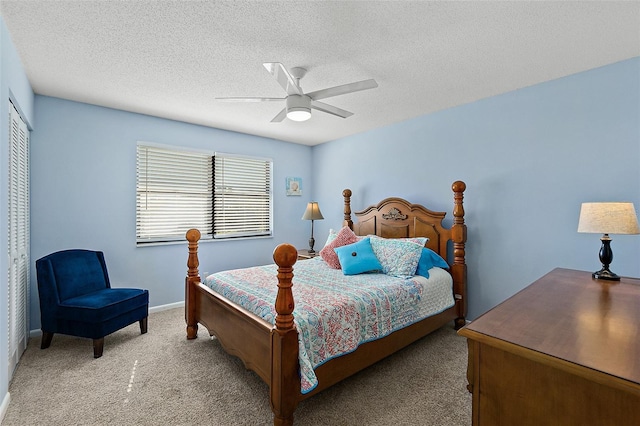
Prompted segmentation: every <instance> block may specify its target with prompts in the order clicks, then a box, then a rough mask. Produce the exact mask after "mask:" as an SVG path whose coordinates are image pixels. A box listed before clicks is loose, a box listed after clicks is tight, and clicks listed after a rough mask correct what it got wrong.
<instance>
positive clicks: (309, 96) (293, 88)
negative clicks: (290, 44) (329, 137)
mask: <svg viewBox="0 0 640 426" xmlns="http://www.w3.org/2000/svg"><path fill="white" fill-rule="evenodd" d="M262 65H264V67H265V68H266V69H267V71H269V72H270V73H271V75H273V76H274V77H275V79H276V81H277V82H278V84H280V86H282V88H283V89H284V90H285V91H286V92H287V96H286V97H285V98H251V97H249V98H237V97H236V98H216V99H217V100H219V101H224V102H271V101H286V106H285V107H284V108H283V109H282V111H280V112H279V113H278V115H276V116H275V117H273V120H271V122H272V123H277V122H280V121H282V120H284V119H285V117H286V118H288V119H290V120H293V121H305V120H308V119H309V118H311V109H312V108H313V109H317V110H318V111H322V112H326V113H327V114H332V115H335V116H338V117H341V118H347V117H350V116H352V115H353V113H352V112H349V111H346V110H344V109H341V108H338V107H335V106H333V105H329V104H325V103H324V102H320V101H319V100H320V99H326V98H330V97H332V96H338V95H344V94H346V93H353V92H358V91H360V90H367V89H373V88H376V87H378V83H377V82H376V81H375V80H374V79H369V80H362V81H357V82H355V83H349V84H343V85H341V86H335V87H329V88H327V89H322V90H316V91H315V92H311V93H304V92H303V91H302V88H301V87H300V79H301V78H302V77H304V76H305V74H306V73H307V70H306V69H305V68H300V67H294V68H291V73H289V72H288V71H287V69H286V68H285V67H284V65H282V64H281V63H280V62H265V63H263V64H262Z"/></svg>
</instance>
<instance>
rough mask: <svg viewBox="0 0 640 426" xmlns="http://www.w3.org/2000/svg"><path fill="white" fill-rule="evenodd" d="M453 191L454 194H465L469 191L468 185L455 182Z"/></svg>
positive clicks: (452, 187) (458, 181) (459, 181)
mask: <svg viewBox="0 0 640 426" xmlns="http://www.w3.org/2000/svg"><path fill="white" fill-rule="evenodd" d="M451 189H453V192H464V191H465V190H466V189H467V184H466V183H464V182H463V181H461V180H457V181H455V182H453V185H451Z"/></svg>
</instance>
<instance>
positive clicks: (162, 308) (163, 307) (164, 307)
mask: <svg viewBox="0 0 640 426" xmlns="http://www.w3.org/2000/svg"><path fill="white" fill-rule="evenodd" d="M173 308H184V301H182V302H175V303H169V304H167V305H160V306H154V307H153V308H149V313H150V314H152V313H154V312H160V311H166V310H167V309H173Z"/></svg>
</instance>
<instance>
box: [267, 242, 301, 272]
mask: <svg viewBox="0 0 640 426" xmlns="http://www.w3.org/2000/svg"><path fill="white" fill-rule="evenodd" d="M273 260H274V261H275V262H276V264H277V265H278V266H280V267H284V268H291V267H292V266H293V264H294V263H296V260H298V250H297V249H296V248H295V247H294V246H292V245H291V244H280V245H279V246H278V247H276V248H275V250H274V251H273Z"/></svg>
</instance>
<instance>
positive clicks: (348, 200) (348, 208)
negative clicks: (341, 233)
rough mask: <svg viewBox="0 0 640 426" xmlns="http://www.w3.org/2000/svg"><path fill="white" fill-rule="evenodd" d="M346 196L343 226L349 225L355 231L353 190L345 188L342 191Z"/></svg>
mask: <svg viewBox="0 0 640 426" xmlns="http://www.w3.org/2000/svg"><path fill="white" fill-rule="evenodd" d="M342 196H343V197H344V221H343V222H342V226H348V227H349V229H351V230H352V231H353V221H352V220H351V190H350V189H345V190H344V191H342Z"/></svg>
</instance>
